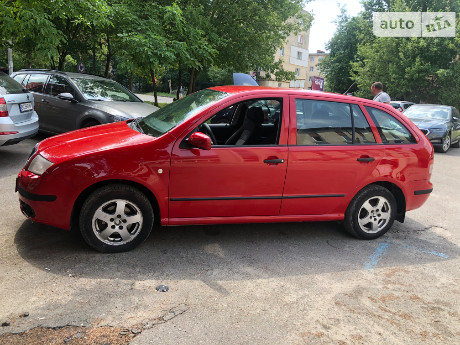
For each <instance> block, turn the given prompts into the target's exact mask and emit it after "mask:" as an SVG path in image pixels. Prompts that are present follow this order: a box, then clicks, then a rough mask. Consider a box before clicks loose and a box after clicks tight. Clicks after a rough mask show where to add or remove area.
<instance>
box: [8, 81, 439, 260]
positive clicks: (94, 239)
mask: <svg viewBox="0 0 460 345" xmlns="http://www.w3.org/2000/svg"><path fill="white" fill-rule="evenodd" d="M222 117H225V119H226V121H225V122H220V121H215V120H214V118H222ZM432 166H433V147H432V145H431V144H430V142H429V141H428V139H427V138H426V137H425V135H423V133H422V132H421V131H420V130H419V129H418V128H417V127H416V126H415V125H414V124H413V123H412V122H411V121H410V120H409V119H408V118H406V117H405V116H404V115H401V114H399V112H397V111H395V110H394V109H393V108H392V107H391V106H390V105H386V104H381V103H376V102H373V101H369V100H365V99H361V98H356V97H349V96H342V95H335V94H328V93H318V92H308V91H303V90H292V89H275V88H273V89H272V88H263V87H240V86H226V87H214V88H210V89H206V90H202V91H199V92H197V93H194V94H192V95H190V96H187V97H185V98H183V99H181V100H179V101H177V102H174V103H172V104H170V105H168V106H166V107H164V108H162V109H160V110H158V111H157V112H155V113H153V114H152V115H150V116H148V117H146V118H141V119H136V120H130V121H124V122H119V123H113V124H107V125H101V126H96V127H92V128H86V129H82V130H78V131H74V132H70V133H66V134H62V135H58V136H55V137H51V138H48V139H46V140H43V141H42V142H40V143H39V144H37V146H36V147H35V149H34V150H33V152H32V154H31V155H30V158H29V159H28V161H27V162H26V164H25V166H24V168H23V170H22V171H21V172H20V173H19V176H18V179H17V186H16V188H17V190H18V192H19V199H20V207H21V210H22V212H23V213H24V215H26V217H28V218H30V219H32V220H33V221H36V222H40V223H45V224H49V225H52V226H55V227H58V228H62V229H66V230H69V229H71V228H77V229H79V231H80V232H81V234H82V236H83V238H84V239H85V241H86V242H87V243H88V244H89V245H90V246H91V247H92V248H94V249H96V250H98V251H101V252H121V251H126V250H130V249H132V248H134V247H136V246H137V245H139V244H140V243H141V242H142V241H144V240H145V239H146V238H147V237H148V235H149V233H150V231H151V229H152V227H153V225H154V223H155V222H158V223H161V224H162V225H164V226H170V225H190V224H223V223H256V222H257V223H263V222H300V221H343V224H344V227H345V229H346V230H347V231H348V232H350V233H351V234H352V235H354V236H355V237H357V238H361V239H374V238H377V237H379V236H381V235H383V234H384V233H385V232H387V231H388V229H390V227H391V226H392V224H393V222H394V221H395V220H397V221H400V222H403V221H404V217H405V213H406V211H409V210H413V209H415V208H418V207H420V206H422V204H423V203H424V202H425V201H426V200H427V198H428V196H429V194H430V193H431V191H432V189H433V186H432V184H431V182H430V178H431V170H432Z"/></svg>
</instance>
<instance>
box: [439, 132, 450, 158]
mask: <svg viewBox="0 0 460 345" xmlns="http://www.w3.org/2000/svg"><path fill="white" fill-rule="evenodd" d="M450 145H451V138H450V133H447V134H446V136H445V137H444V138H442V146H441V147H440V148H439V152H442V153H446V152H447V151H449V149H450Z"/></svg>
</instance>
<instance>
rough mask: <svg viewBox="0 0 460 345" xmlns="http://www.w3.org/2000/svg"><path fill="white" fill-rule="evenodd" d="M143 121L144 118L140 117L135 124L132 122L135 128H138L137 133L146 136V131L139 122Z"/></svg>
mask: <svg viewBox="0 0 460 345" xmlns="http://www.w3.org/2000/svg"><path fill="white" fill-rule="evenodd" d="M141 120H142V117H138V118H137V119H134V121H133V122H131V123H132V124H133V127H136V129H137V131H138V132H140V133H142V134H145V133H144V130H143V129H142V128H141V126H139V122H140V121H141Z"/></svg>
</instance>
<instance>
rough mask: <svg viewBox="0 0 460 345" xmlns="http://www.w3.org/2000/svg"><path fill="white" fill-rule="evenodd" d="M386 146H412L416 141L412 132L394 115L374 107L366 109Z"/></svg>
mask: <svg viewBox="0 0 460 345" xmlns="http://www.w3.org/2000/svg"><path fill="white" fill-rule="evenodd" d="M366 110H367V112H368V113H369V115H370V116H371V118H372V120H373V121H374V123H375V125H376V127H377V130H378V131H379V134H380V137H381V138H382V143H384V144H412V143H415V142H416V140H415V138H414V136H413V135H412V134H411V132H410V131H409V130H408V129H407V128H406V126H404V125H403V124H402V123H401V122H399V121H398V120H397V119H396V118H394V117H393V116H392V115H390V114H388V113H386V112H384V111H383V110H379V109H376V108H372V107H366Z"/></svg>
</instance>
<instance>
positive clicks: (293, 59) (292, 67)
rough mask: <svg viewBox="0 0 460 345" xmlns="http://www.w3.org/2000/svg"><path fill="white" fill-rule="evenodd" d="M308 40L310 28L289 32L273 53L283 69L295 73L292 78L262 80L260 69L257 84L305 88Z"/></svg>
mask: <svg viewBox="0 0 460 345" xmlns="http://www.w3.org/2000/svg"><path fill="white" fill-rule="evenodd" d="M305 13H307V12H305ZM291 20H294V19H291ZM309 40H310V30H308V31H302V32H299V33H297V34H291V35H290V36H289V37H288V38H287V40H286V44H285V45H284V46H283V47H282V48H281V49H280V50H279V51H278V52H277V53H276V55H275V61H278V60H281V61H282V68H283V69H284V70H286V71H290V72H294V73H295V79H294V80H291V81H283V82H278V81H276V80H264V77H265V73H264V72H263V71H261V72H260V74H259V77H260V79H261V80H258V82H259V85H261V86H271V87H295V88H301V89H305V88H307V87H306V86H307V81H308V77H309V72H308V69H309V67H308V61H309V52H308V44H309ZM272 77H273V76H272ZM273 79H274V78H273Z"/></svg>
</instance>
